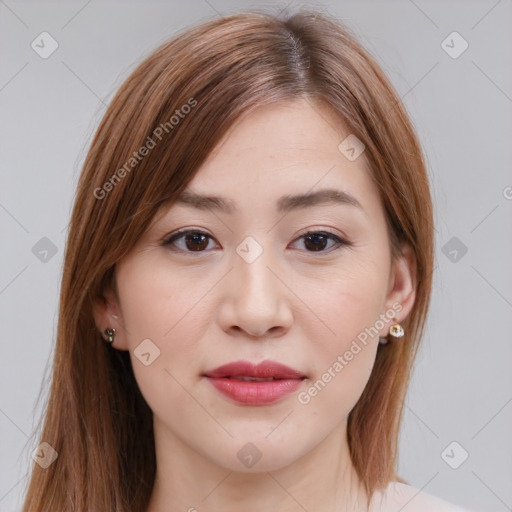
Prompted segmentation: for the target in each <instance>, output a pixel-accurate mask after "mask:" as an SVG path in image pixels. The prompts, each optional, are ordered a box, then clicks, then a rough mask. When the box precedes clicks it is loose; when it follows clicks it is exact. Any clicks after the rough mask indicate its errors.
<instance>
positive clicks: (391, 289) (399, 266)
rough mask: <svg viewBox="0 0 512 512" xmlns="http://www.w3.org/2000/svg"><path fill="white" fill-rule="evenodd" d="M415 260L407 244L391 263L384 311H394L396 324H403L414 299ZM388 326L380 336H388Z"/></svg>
mask: <svg viewBox="0 0 512 512" xmlns="http://www.w3.org/2000/svg"><path fill="white" fill-rule="evenodd" d="M416 276H417V268H416V258H415V256H414V251H413V249H412V247H411V246H410V245H409V244H404V245H403V246H402V254H401V255H400V256H399V257H398V258H397V259H395V260H394V261H393V263H392V265H391V271H390V275H389V285H388V292H387V296H386V310H395V311H396V314H395V318H396V322H397V323H401V322H403V321H404V320H405V319H406V318H407V316H408V315H409V313H410V312H411V309H412V307H413V306H414V301H415V299H416V279H417V277H416ZM389 327H390V325H389V324H388V325H386V326H384V328H383V329H382V331H381V336H382V337H385V336H387V335H388V334H389Z"/></svg>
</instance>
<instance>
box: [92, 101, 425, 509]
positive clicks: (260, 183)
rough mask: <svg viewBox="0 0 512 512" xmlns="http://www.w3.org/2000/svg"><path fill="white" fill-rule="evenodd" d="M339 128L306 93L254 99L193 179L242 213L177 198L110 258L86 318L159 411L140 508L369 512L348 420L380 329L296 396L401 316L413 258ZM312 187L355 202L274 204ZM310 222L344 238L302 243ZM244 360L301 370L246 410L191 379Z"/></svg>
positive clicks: (410, 295) (408, 300)
mask: <svg viewBox="0 0 512 512" xmlns="http://www.w3.org/2000/svg"><path fill="white" fill-rule="evenodd" d="M349 133H350V132H349V131H347V130H346V129H345V128H344V126H343V124H342V123H341V122H340V120H339V119H338V118H336V117H335V116H334V115H333V113H332V112H331V111H329V110H328V109H327V108H326V107H324V106H320V105H313V104H312V103H311V102H309V101H305V100H300V101H296V102H293V103H281V104H274V105H271V106H264V107H260V108H258V109H257V110H255V111H253V112H251V113H250V114H249V115H247V116H244V117H243V118H242V119H241V120H240V121H239V122H238V123H236V124H235V125H234V126H233V127H232V128H231V130H230V132H229V133H228V134H227V136H226V137H225V138H224V139H223V141H222V143H221V144H219V146H217V148H216V149H215V150H214V152H212V153H211V154H210V157H209V158H208V160H207V161H206V162H205V163H204V165H203V166H202V167H201V169H200V170H199V172H198V174H197V175H196V176H195V177H194V179H193V180H192V181H191V182H190V184H189V186H188V187H187V190H191V191H194V192H197V193H203V194H211V195H218V196H223V197H226V198H229V199H231V200H232V201H233V202H234V203H235V206H236V208H237V210H236V212H234V213H223V212H219V211H212V210H205V211H201V210H196V209H194V208H192V207H190V206H185V205H173V206H172V207H171V208H170V209H167V210H165V211H162V213H161V215H159V216H158V217H156V218H155V219H154V222H153V223H152V225H151V227H150V228H149V229H148V230H147V231H146V233H145V234H144V236H143V237H142V238H141V239H140V240H139V242H138V243H137V245H136V246H135V247H134V248H133V249H132V250H131V252H130V253H128V254H127V255H126V256H125V257H124V259H122V260H121V261H119V262H118V263H117V264H116V287H117V295H116V293H114V292H113V291H112V290H110V289H108V290H105V294H104V298H105V300H104V301H102V302H98V303H97V304H96V306H95V313H94V314H95V320H96V325H97V327H98V329H100V330H101V331H102V332H103V331H104V329H106V328H107V327H115V328H116V335H115V342H114V345H113V346H114V347H115V348H116V349H118V350H129V351H130V356H131V358H132V364H133V368H134V373H135V378H136V380H137V383H138V385H139V387H140V389H141V392H142V394H143V396H144V397H145V399H146V401H147V403H148V405H149V406H150V407H151V409H152V411H153V417H154V433H155V446H156V456H157V477H156V481H155V486H154V489H153V494H152V496H151V501H150V503H149V507H148V509H147V512H164V511H166V512H169V511H178V510H180V511H187V510H189V511H190V512H192V511H193V510H195V509H197V510H199V511H219V510H222V511H224V512H229V511H232V510H246V511H248V512H253V511H254V512H256V511H258V512H260V511H261V510H275V511H280V512H291V511H299V510H300V511H302V510H304V509H306V510H308V511H309V512H317V511H318V512H319V511H326V510H332V511H340V512H341V511H346V510H363V503H364V496H365V495H364V493H363V492H362V491H358V488H357V485H358V483H359V480H358V478H357V475H356V473H355V470H354V467H353V465H352V463H351V460H350V457H349V451H348V444H347V438H346V427H347V417H348V414H349V413H350V411H351V410H352V408H353V407H354V405H355V404H356V403H357V401H358V399H359V397H360V396H361V393H362V392H363V390H364V387H365V385H366V383H367V381H368V379H369V377H370V374H371V371H372V368H373V365H374V361H375V356H376V352H377V349H378V346H379V345H378V337H377V336H375V337H373V338H369V339H368V341H367V344H366V345H363V344H362V343H359V345H360V346H361V348H362V350H361V351H360V352H358V353H357V355H355V356H354V357H353V359H352V360H351V361H350V362H349V363H348V364H347V365H346V366H344V368H343V370H342V371H340V372H339V373H337V374H336V376H335V378H332V380H331V382H329V383H328V384H327V385H326V386H325V387H324V388H323V389H322V390H321V392H319V393H318V394H317V395H316V396H315V397H313V398H311V400H310V402H309V403H307V404H301V403H299V401H298V393H299V392H300V391H304V390H306V389H307V388H308V386H309V385H311V384H312V383H314V382H315V381H316V380H317V379H319V378H321V376H322V374H324V373H325V372H326V371H327V369H328V368H329V367H332V366H333V363H334V362H335V361H336V360H337V357H338V356H339V355H343V354H344V353H345V351H346V350H347V349H348V348H349V347H350V346H351V344H352V342H353V341H354V340H355V339H356V338H357V335H358V334H359V333H361V332H362V331H364V329H365V328H368V327H370V326H373V325H374V324H375V321H376V320H377V319H378V318H379V315H380V314H383V313H385V312H386V311H387V310H389V309H390V308H392V305H393V304H400V305H401V308H402V309H401V310H400V312H399V313H397V314H396V315H395V319H396V321H398V322H401V321H403V320H404V319H405V318H406V316H407V315H408V314H409V312H410V310H411V308H412V306H413V303H414V299H415V292H414V288H415V286H414V276H415V267H414V259H413V258H412V253H411V251H410V250H409V248H408V247H405V248H404V256H403V257H401V258H400V259H398V260H396V261H394V262H392V259H391V252H390V246H389V237H388V232H387V229H386V223H385V213H384V209H383V206H382V202H381V199H380V197H379V195H378V190H377V188H376V186H375V184H374V183H373V182H372V180H371V178H370V175H369V173H368V169H367V160H366V157H365V154H364V153H363V154H362V155H361V156H360V157H358V158H357V159H356V160H354V161H350V160H348V159H347V158H346V157H345V156H344V155H343V154H342V153H341V152H340V150H339V149H338V145H339V144H340V142H341V141H342V140H343V139H345V137H347V136H348V135H349ZM321 188H335V189H338V190H343V191H345V192H348V193H350V194H351V195H353V196H354V197H356V199H357V200H358V201H359V202H360V203H361V205H362V206H363V208H364V211H363V210H361V209H358V208H356V207H354V206H350V205H340V204H331V205H316V206H314V207H311V208H305V209H301V210H296V211H291V212H289V213H287V214H285V215H284V214H278V213H277V212H276V202H277V200H278V199H279V198H280V197H281V196H283V195H286V194H299V193H306V192H310V191H316V190H319V189H321ZM183 228H189V229H196V230H200V231H204V232H206V233H207V234H208V235H210V236H211V238H207V239H206V241H205V242H204V244H203V245H201V243H200V242H199V243H198V241H197V239H196V240H192V241H190V239H189V243H188V244H187V242H186V238H181V239H180V240H178V241H176V242H175V244H174V247H175V251H173V250H172V249H171V247H169V246H167V247H166V246H163V245H162V241H163V240H165V239H166V238H169V235H171V234H172V233H173V232H175V231H177V230H178V229H183ZM308 230H313V231H322V232H325V231H327V232H331V233H333V234H335V235H337V236H339V237H341V238H342V239H345V240H348V241H350V242H351V243H352V245H350V246H338V244H336V243H335V242H334V241H333V240H332V239H329V238H327V240H326V241H325V242H324V245H322V244H321V243H320V244H319V243H318V242H316V243H317V245H318V246H320V247H322V249H320V250H319V251H315V250H314V248H315V242H313V243H311V242H310V243H308V242H307V241H306V239H305V238H304V237H302V235H304V233H305V232H307V231H308ZM247 236H252V237H253V238H254V239H255V240H256V241H257V242H258V243H259V245H260V246H261V247H262V248H263V253H262V254H261V255H260V256H259V257H258V258H257V259H256V260H255V261H253V262H252V263H247V262H246V261H245V260H244V259H242V258H241V257H240V256H239V255H238V253H237V252H236V249H237V247H238V246H239V244H240V243H241V242H242V241H243V240H244V239H245V238H246V237H247ZM194 244H195V245H194ZM198 245H199V246H200V247H202V249H201V250H202V252H199V251H197V250H196V251H194V248H195V247H197V246H198ZM180 249H181V252H180ZM186 251H188V253H187V252H186ZM322 251H323V252H322ZM392 323H394V322H392V321H388V322H387V323H385V325H384V326H383V327H382V329H380V330H379V335H380V336H382V337H385V336H387V335H388V332H389V327H390V325H392ZM147 338H149V339H150V340H151V341H152V343H154V345H156V346H157V347H158V348H159V350H160V355H159V357H157V358H156V359H155V360H154V361H153V362H152V363H151V364H150V365H148V366H145V365H144V364H142V363H141V362H140V360H139V359H138V358H137V357H136V356H135V354H134V350H135V349H136V348H137V347H138V346H139V344H140V343H141V341H142V340H145V339H147ZM239 359H247V360H250V361H253V362H260V361H262V360H265V359H272V360H277V361H279V362H281V363H284V364H286V365H288V366H291V367H292V368H296V369H298V370H300V371H302V372H303V373H304V374H306V375H307V376H308V380H306V381H304V382H303V384H302V385H301V388H299V391H297V392H295V393H293V394H291V395H289V396H287V397H286V398H284V399H283V400H281V401H279V402H277V403H273V404H271V405H266V406H248V405H240V404H237V403H234V402H232V401H230V400H229V398H227V397H224V396H223V395H221V394H220V393H219V392H218V391H216V390H215V389H214V388H213V386H211V384H210V383H209V382H208V381H207V380H206V379H204V378H203V377H201V374H202V373H203V372H205V371H207V370H211V369H213V368H216V367H217V366H220V365H222V364H225V363H227V362H231V361H235V360H239ZM248 442H251V443H253V444H254V445H255V446H256V447H257V449H258V450H259V452H260V453H261V455H262V456H261V459H260V460H259V461H258V462H257V463H256V464H255V465H254V466H252V467H251V468H249V467H246V466H245V465H244V464H242V463H241V461H240V460H239V459H238V457H237V452H238V451H239V450H240V449H241V448H242V447H243V446H244V445H246V443H248Z"/></svg>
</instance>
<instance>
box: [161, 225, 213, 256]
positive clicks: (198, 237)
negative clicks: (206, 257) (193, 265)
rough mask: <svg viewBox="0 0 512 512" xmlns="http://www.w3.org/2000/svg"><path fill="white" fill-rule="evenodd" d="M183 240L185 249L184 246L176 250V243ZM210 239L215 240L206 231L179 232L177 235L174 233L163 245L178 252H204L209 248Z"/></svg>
mask: <svg viewBox="0 0 512 512" xmlns="http://www.w3.org/2000/svg"><path fill="white" fill-rule="evenodd" d="M182 239H183V243H184V245H185V248H183V246H182V247H179V248H178V249H176V248H175V247H174V246H175V245H176V242H178V241H182ZM208 239H210V240H213V238H212V237H211V236H210V235H209V234H208V233H205V232H204V231H197V230H185V231H177V232H176V233H173V234H172V235H171V236H170V237H169V238H167V239H166V240H164V242H163V244H162V245H164V246H169V247H170V249H171V250H178V251H182V252H204V249H206V248H207V247H208Z"/></svg>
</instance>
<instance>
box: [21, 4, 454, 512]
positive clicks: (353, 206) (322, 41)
mask: <svg viewBox="0 0 512 512" xmlns="http://www.w3.org/2000/svg"><path fill="white" fill-rule="evenodd" d="M432 271H433V215H432V204H431V199H430V192H429V184H428V179H427V175H426V171H425V163H424V160H423V157H422V152H421V148H420V146H419V144H418V140H417V137H416V135H415V133H414V130H413V128H412V126H411V123H410V121H409V119H408V116H407V114H406V112H405V109H404V107H403V105H402V103H401V101H400V99H399V97H398V96H397V94H396V92H395V91H394V89H393V87H392V86H391V84H390V82H389V81H388V79H387V78H386V77H385V75H384V74H383V72H382V71H381V69H380V68H379V66H378V65H377V64H376V62H375V61H374V60H373V58H372V57H371V56H370V55H368V53H366V51H365V50H364V49H363V48H362V47H361V46H360V45H359V43H358V42H357V41H356V39H355V38H354V37H353V36H352V35H351V34H350V33H349V32H348V31H347V29H345V28H343V27H341V26H340V25H339V23H338V22H336V20H333V19H331V18H329V17H328V16H326V15H321V14H319V13H316V12H311V11H308V12H299V13H297V14H295V15H293V16H290V17H288V18H286V19H284V20H283V19H280V18H278V17H275V16H272V15H270V14H265V13H261V12H251V13H243V14H237V15H233V16H230V17H226V18H222V19H218V20H213V21H209V22H206V23H203V24H201V25H199V26H196V27H193V28H191V29H189V30H187V31H184V32H183V33H181V34H179V35H178V36H176V37H174V38H173V39H171V40H170V41H168V42H166V43H165V44H163V45H161V46H160V47H159V48H158V49H156V50H155V51H154V52H153V53H152V54H151V55H150V56H149V57H148V58H147V59H146V60H145V61H144V62H142V63H141V64H140V65H139V66H138V67H137V69H136V70H135V71H134V72H133V73H132V75H131V76H130V77H129V78H128V79H127V80H126V82H125V83H124V84H123V85H122V87H121V88H120V90H119V92H118V93H117V95H116V96H115V98H114V100H113V101H112V103H111V105H110V106H109V108H108V111H107V113H106V114H105V116H104V119H103V120H102V122H101V125H100V127H99V129H98V131H97V133H96V135H95V138H94V140H93V142H92V145H91V148H90V150H89V153H88V155H87V158H86V161H85V163H84V167H83V171H82V174H81V177H80V181H79V185H78V190H77V196H76V200H75V204H74V209H73V214H72V219H71V223H70V231H69V235H68V240H67V247H66V255H65V266H64V273H63V280H62V290H61V298H60V316H59V326H58V336H57V345H56V353H55V361H54V374H53V381H52V386H51V391H50V397H49V403H48V406H47V411H46V415H45V418H44V426H43V429H42V436H41V439H40V443H41V444H40V446H39V452H37V453H36V455H35V456H34V459H35V460H36V464H35V465H34V468H33V472H32V475H31V480H30V482H29V486H28V490H27V496H26V499H25V503H24V509H23V510H24V511H40V510H75V511H102V512H103V511H114V510H115V511H119V512H121V511H123V512H124V511H131V512H133V511H141V512H143V511H144V512H160V511H164V510H165V511H167V512H169V511H171V512H172V511H178V510H188V511H193V510H199V511H202V510H204V511H214V510H215V511H218V510H222V511H228V510H234V509H235V507H236V509H243V510H248V511H253V510H254V511H261V510H269V509H274V510H279V511H292V510H293V511H295V510H308V511H311V512H313V511H320V510H322V511H325V510H332V511H338V512H341V511H349V510H350V511H355V510H358V511H359V510H369V511H372V512H375V511H378V510H381V511H396V510H405V511H415V512H419V511H434V510H435V511H457V510H458V511H461V510H463V509H461V508H459V507H456V506H454V505H451V504H449V503H447V502H445V501H443V500H440V499H438V498H435V497H433V496H431V495H429V494H427V493H424V492H420V491H418V490H417V489H415V488H414V487H412V486H409V485H407V483H406V482H405V481H404V480H402V479H400V478H399V476H398V475H397V473H396V458H397V440H398V431H399V424H400V420H401V417H402V410H403V400H404V397H405V393H406V389H407V384H408V381H409V377H410V368H411V366H412V363H413V360H414V357H415V354H416V351H417V348H418V343H419V340H420V338H421V335H422V332H423V327H424V323H425V318H426V315H427V311H428V305H429V299H430V289H431V281H432Z"/></svg>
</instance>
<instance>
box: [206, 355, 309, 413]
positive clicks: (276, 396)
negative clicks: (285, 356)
mask: <svg viewBox="0 0 512 512" xmlns="http://www.w3.org/2000/svg"><path fill="white" fill-rule="evenodd" d="M203 377H205V378H206V379H207V380H208V381H209V382H210V383H211V384H212V385H213V386H214V388H215V389H216V390H217V391H219V392H220V393H222V394H223V395H225V396H227V397H229V398H230V399H232V400H234V401H235V402H237V403H241V404H246V405H265V404H270V403H274V402H277V401H279V400H282V399H283V398H285V397H286V396H287V395H289V394H290V393H293V392H294V391H296V390H297V388H299V387H300V386H301V384H302V381H303V380H304V379H305V378H306V376H305V375H304V374H302V373H301V372H300V371H298V370H295V369H293V368H290V367H289V366H286V365H284V364H282V363H279V362H277V361H263V362H261V363H259V364H253V363H251V362H250V361H234V362H232V363H228V364H225V365H222V366H219V367H218V368H215V369H214V370H211V371H208V372H205V373H204V374H203ZM235 377H255V378H263V379H265V378H271V377H273V378H275V379H277V380H273V381H259V382H258V381H254V382H251V381H243V380H237V379H236V378H235Z"/></svg>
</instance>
